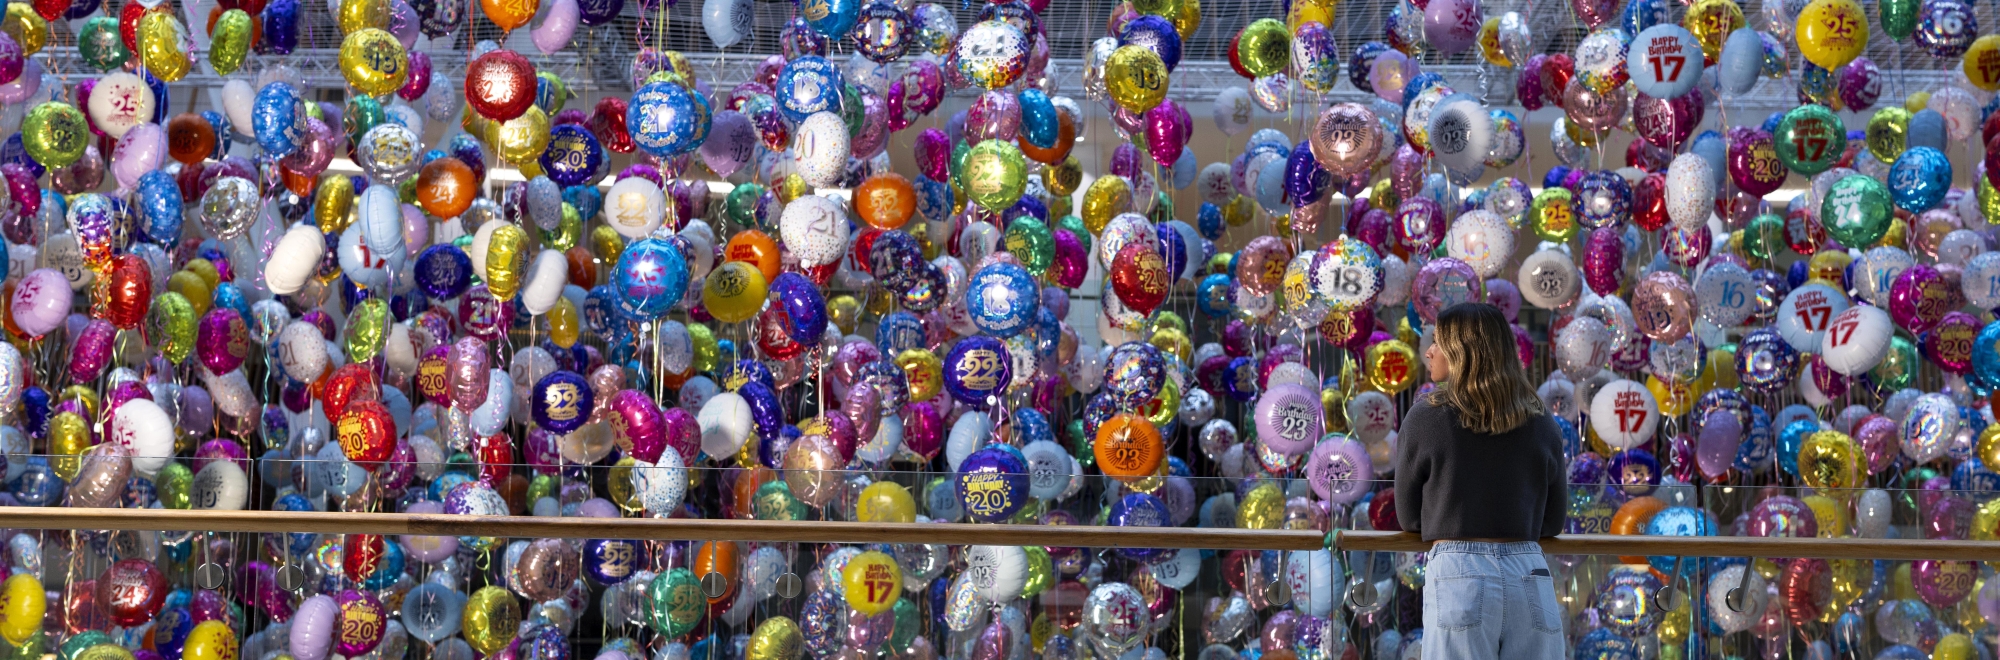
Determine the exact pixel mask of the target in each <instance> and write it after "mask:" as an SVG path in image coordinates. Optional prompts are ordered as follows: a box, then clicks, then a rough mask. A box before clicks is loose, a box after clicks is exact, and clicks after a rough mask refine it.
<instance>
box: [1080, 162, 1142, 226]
mask: <svg viewBox="0 0 2000 660" xmlns="http://www.w3.org/2000/svg"><path fill="white" fill-rule="evenodd" d="M1131 210H1132V184H1131V183H1129V182H1127V181H1126V180H1125V177H1122V176H1118V175H1116V174H1106V175H1104V176H1100V177H1097V180H1096V181H1092V182H1091V183H1090V189H1089V190H1085V191H1083V227H1084V229H1088V230H1090V233H1091V235H1092V236H1095V235H1097V234H1101V233H1103V232H1104V226H1105V225H1108V224H1111V219H1112V218H1115V217H1117V216H1118V214H1120V213H1126V212H1129V211H1131Z"/></svg>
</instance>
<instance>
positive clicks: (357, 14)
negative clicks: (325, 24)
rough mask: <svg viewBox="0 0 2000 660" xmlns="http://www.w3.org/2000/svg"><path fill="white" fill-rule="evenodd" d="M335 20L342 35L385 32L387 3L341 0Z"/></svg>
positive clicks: (382, 1)
mask: <svg viewBox="0 0 2000 660" xmlns="http://www.w3.org/2000/svg"><path fill="white" fill-rule="evenodd" d="M335 19H336V20H338V21H339V22H340V33H341V34H342V35H348V34H354V33H356V32H360V31H362V30H366V29H368V28H375V29H377V30H386V29H388V28H389V3H388V2H387V0H341V2H340V13H339V15H337V16H335ZM392 91H393V90H392Z"/></svg>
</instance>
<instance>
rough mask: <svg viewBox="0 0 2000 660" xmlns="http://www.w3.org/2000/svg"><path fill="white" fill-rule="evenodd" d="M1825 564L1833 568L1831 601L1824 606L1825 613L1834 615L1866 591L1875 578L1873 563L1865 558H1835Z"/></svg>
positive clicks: (1829, 619) (1858, 598)
mask: <svg viewBox="0 0 2000 660" xmlns="http://www.w3.org/2000/svg"><path fill="white" fill-rule="evenodd" d="M1827 564H1828V565H1829V566H1831V567H1832V568H1833V603H1832V604H1831V605H1830V606H1828V607H1827V608H1826V613H1825V615H1826V616H1829V617H1835V616H1840V613H1841V612H1842V611H1844V610H1846V609H1847V606H1848V605H1852V604H1853V603H1854V601H1857V600H1860V599H1861V594H1862V593H1865V592H1866V591H1868V585H1869V584H1870V583H1871V582H1874V579H1875V564H1874V562H1871V561H1868V560H1865V559H1835V560H1831V561H1829V562H1827ZM1827 620H1828V621H1829V622H1831V621H1832V619H1831V618H1828V619H1827Z"/></svg>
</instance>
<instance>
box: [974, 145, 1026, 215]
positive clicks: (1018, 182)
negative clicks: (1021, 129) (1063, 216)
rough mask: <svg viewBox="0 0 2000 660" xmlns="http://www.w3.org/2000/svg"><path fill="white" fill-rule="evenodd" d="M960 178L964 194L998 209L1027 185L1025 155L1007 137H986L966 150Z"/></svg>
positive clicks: (1015, 199)
mask: <svg viewBox="0 0 2000 660" xmlns="http://www.w3.org/2000/svg"><path fill="white" fill-rule="evenodd" d="M962 179H963V181H962V183H963V184H964V186H963V187H964V188H965V196H966V197H967V198H970V199H971V200H972V201H973V202H974V203H977V204H979V205H980V206H983V207H986V210H988V211H992V212H995V213H999V212H1001V211H1005V210H1007V208H1008V207H1011V206H1013V205H1014V203H1015V202H1018V201H1021V193H1022V192H1024V191H1026V190H1027V189H1028V159H1027V157H1025V156H1022V155H1021V148H1020V147H1019V146H1016V145H1015V144H1014V143H1013V142H1012V141H1010V140H986V141H984V142H980V143H979V145H978V146H975V147H973V148H972V150H971V152H970V153H967V154H966V156H965V167H964V171H963V174H962Z"/></svg>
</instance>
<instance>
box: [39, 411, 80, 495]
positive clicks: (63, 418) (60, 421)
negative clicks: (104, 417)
mask: <svg viewBox="0 0 2000 660" xmlns="http://www.w3.org/2000/svg"><path fill="white" fill-rule="evenodd" d="M48 424H49V453H51V454H54V456H52V457H50V461H49V467H52V468H55V471H56V476H58V477H62V478H63V481H70V480H73V479H76V474H77V472H78V471H80V470H82V469H83V453H84V452H86V451H90V422H87V421H84V419H83V416H82V415H78V414H76V413H73V412H69V411H67V410H65V411H63V412H59V413H56V414H54V415H52V416H50V417H49V422H48Z"/></svg>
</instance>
